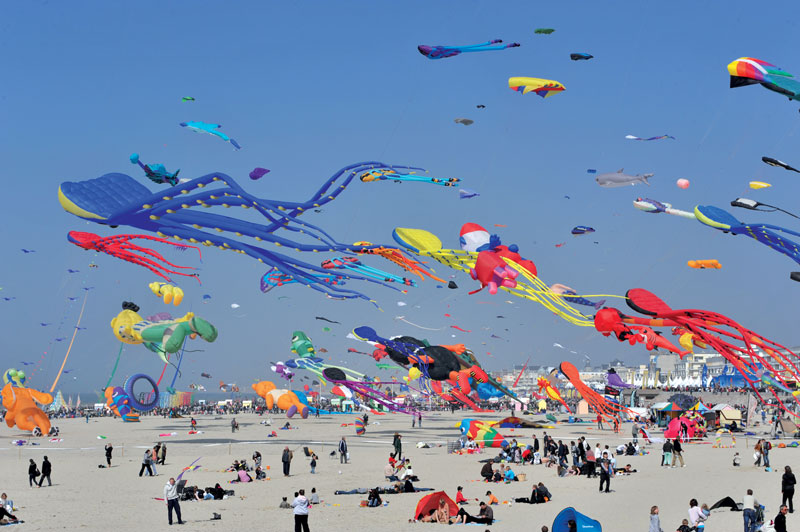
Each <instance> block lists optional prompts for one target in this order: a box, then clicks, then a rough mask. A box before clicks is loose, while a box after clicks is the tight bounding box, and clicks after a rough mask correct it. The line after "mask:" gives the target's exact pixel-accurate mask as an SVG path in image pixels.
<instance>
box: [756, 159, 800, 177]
mask: <svg viewBox="0 0 800 532" xmlns="http://www.w3.org/2000/svg"><path fill="white" fill-rule="evenodd" d="M761 160H762V161H764V162H765V163H767V164H768V165H770V166H776V167H778V168H783V169H785V170H791V171H792V172H797V173H798V174H800V170H798V169H797V168H792V167H791V166H789V165H788V164H786V163H785V162H783V161H779V160H778V159H773V158H772V157H762V158H761Z"/></svg>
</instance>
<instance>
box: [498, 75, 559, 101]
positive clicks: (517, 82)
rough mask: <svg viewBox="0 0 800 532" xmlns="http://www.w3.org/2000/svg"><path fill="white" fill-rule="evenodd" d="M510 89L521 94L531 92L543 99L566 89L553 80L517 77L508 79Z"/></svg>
mask: <svg viewBox="0 0 800 532" xmlns="http://www.w3.org/2000/svg"><path fill="white" fill-rule="evenodd" d="M508 88H509V89H511V90H513V91H517V92H519V93H521V94H528V93H529V92H533V93H536V94H537V95H538V96H541V97H542V98H549V97H550V96H552V95H554V94H558V93H559V92H564V91H565V90H566V88H565V87H564V85H562V84H561V83H560V82H558V81H554V80H552V79H541V78H527V77H520V76H515V77H512V78H508Z"/></svg>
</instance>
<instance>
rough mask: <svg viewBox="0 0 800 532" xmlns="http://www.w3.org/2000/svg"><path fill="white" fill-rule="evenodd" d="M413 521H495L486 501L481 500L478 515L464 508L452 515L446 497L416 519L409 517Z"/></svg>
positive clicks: (484, 522) (482, 523)
mask: <svg viewBox="0 0 800 532" xmlns="http://www.w3.org/2000/svg"><path fill="white" fill-rule="evenodd" d="M408 521H409V522H410V523H411V522H416V521H421V522H423V523H439V524H449V525H452V524H454V523H463V524H467V523H478V524H481V525H491V524H492V523H493V522H494V511H493V510H492V508H491V507H490V506H489V505H488V504H486V503H485V502H484V501H481V502H480V511H479V512H478V515H476V516H474V515H470V514H469V512H467V511H466V510H465V509H464V508H459V509H458V513H457V514H456V515H455V516H453V517H450V506H449V505H448V504H447V501H446V500H445V499H444V498H441V499H439V505H438V506H437V507H436V508H434V509H432V510H429V511H428V512H427V514H420V515H418V516H416V519H409V520H408Z"/></svg>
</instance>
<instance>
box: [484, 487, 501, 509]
mask: <svg viewBox="0 0 800 532" xmlns="http://www.w3.org/2000/svg"><path fill="white" fill-rule="evenodd" d="M486 496H487V497H489V505H491V506H497V505H498V504H500V501H498V500H497V497H495V496H494V494H493V493H492V492H491V491H487V492H486Z"/></svg>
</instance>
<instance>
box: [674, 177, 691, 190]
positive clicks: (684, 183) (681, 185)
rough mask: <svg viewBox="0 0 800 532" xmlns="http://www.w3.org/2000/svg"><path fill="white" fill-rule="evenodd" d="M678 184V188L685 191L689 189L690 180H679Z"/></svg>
mask: <svg viewBox="0 0 800 532" xmlns="http://www.w3.org/2000/svg"><path fill="white" fill-rule="evenodd" d="M676 184H677V185H678V188H682V189H684V190H686V189H687V188H689V180H688V179H678V181H677V182H676Z"/></svg>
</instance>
